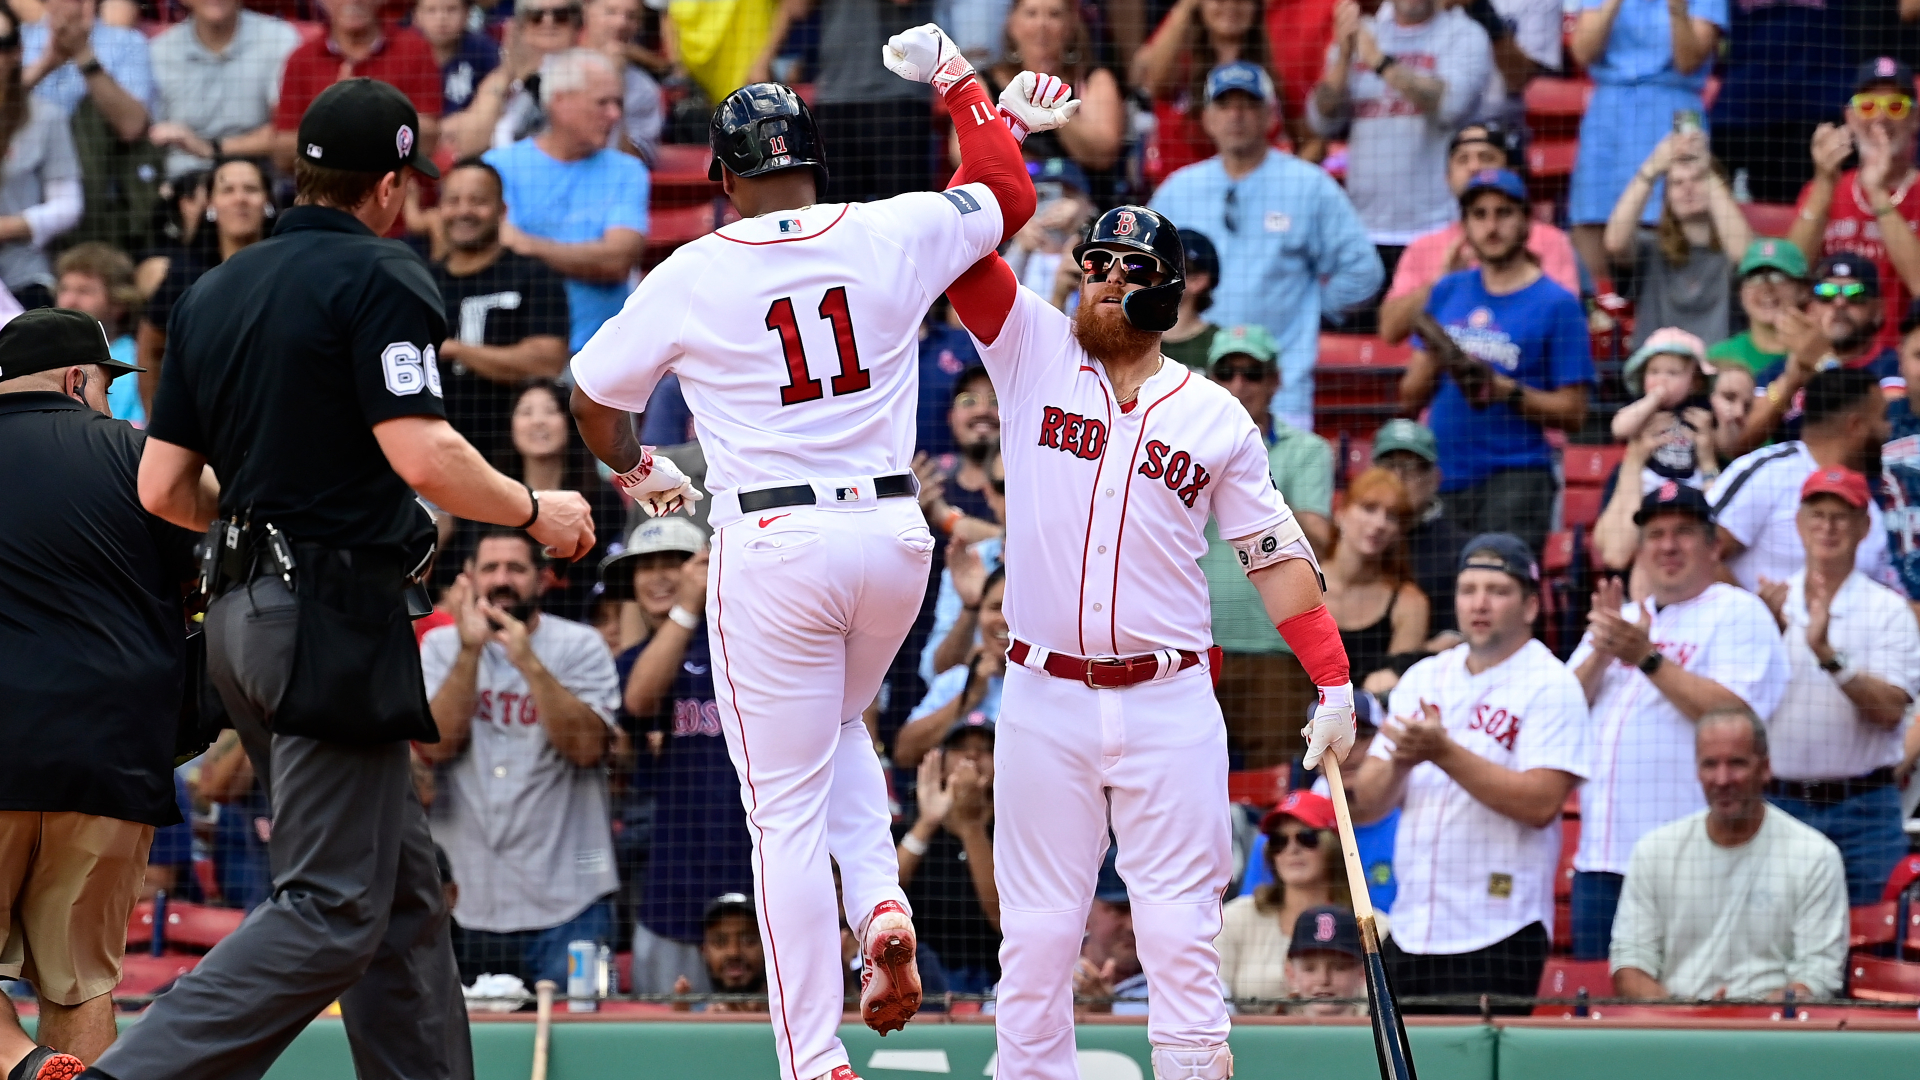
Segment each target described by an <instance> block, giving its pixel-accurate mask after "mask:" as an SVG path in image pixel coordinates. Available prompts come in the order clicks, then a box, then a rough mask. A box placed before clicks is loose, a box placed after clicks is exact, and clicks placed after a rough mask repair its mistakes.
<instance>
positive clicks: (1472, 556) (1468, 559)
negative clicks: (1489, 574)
mask: <svg viewBox="0 0 1920 1080" xmlns="http://www.w3.org/2000/svg"><path fill="white" fill-rule="evenodd" d="M1468 570H1498V571H1500V572H1501V573H1503V574H1506V575H1508V576H1510V577H1512V578H1513V579H1514V580H1515V581H1518V582H1519V583H1520V584H1522V585H1525V586H1526V587H1527V588H1529V589H1537V588H1539V587H1540V560H1538V559H1536V558H1534V557H1533V549H1532V548H1530V547H1528V546H1527V542H1526V541H1525V540H1522V539H1520V538H1519V537H1517V536H1515V535H1513V534H1512V533H1503V532H1489V533H1481V534H1480V535H1479V536H1476V537H1474V538H1473V539H1471V540H1469V541H1467V543H1466V546H1465V547H1462V548H1461V549H1460V565H1459V566H1458V567H1456V568H1455V569H1454V573H1455V574H1462V573H1465V572H1466V571H1468Z"/></svg>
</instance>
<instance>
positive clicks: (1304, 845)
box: [1267, 829, 1320, 851]
mask: <svg viewBox="0 0 1920 1080" xmlns="http://www.w3.org/2000/svg"><path fill="white" fill-rule="evenodd" d="M1267 843H1268V845H1269V846H1271V847H1272V848H1273V850H1275V851H1285V850H1287V845H1288V844H1299V845H1300V850H1302V851H1318V850H1320V834H1319V833H1318V832H1316V831H1315V830H1313V829H1301V830H1300V831H1299V832H1296V833H1274V834H1272V839H1270V840H1268V841H1267Z"/></svg>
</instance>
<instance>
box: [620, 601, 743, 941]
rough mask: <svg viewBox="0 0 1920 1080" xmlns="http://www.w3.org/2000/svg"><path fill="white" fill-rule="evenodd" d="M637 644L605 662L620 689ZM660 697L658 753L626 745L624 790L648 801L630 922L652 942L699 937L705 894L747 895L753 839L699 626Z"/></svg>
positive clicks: (641, 723) (626, 720)
mask: <svg viewBox="0 0 1920 1080" xmlns="http://www.w3.org/2000/svg"><path fill="white" fill-rule="evenodd" d="M644 648H646V645H644V644H641V645H635V646H634V647H633V648H631V649H628V650H627V651H625V652H623V653H621V654H620V656H619V657H618V658H617V659H615V661H614V668H615V670H616V671H617V672H618V673H619V677H620V686H621V687H622V688H623V689H624V688H625V687H626V685H627V676H628V675H630V674H632V673H633V664H634V661H635V660H637V659H639V656H640V651H641V650H642V649H644ZM667 696H668V699H669V700H670V701H671V702H672V714H671V716H670V718H669V719H668V724H667V727H666V736H667V738H666V745H665V746H664V747H663V748H662V749H661V752H660V756H659V757H658V758H655V757H654V756H653V755H652V754H651V753H649V752H648V750H647V748H646V745H645V743H644V742H643V741H641V740H638V739H636V740H635V741H636V742H639V743H640V746H639V748H638V754H639V763H638V764H637V765H636V766H635V767H634V778H633V780H634V783H633V786H634V790H635V792H636V793H640V794H646V793H651V794H652V795H653V796H654V811H653V846H652V848H651V849H650V851H649V853H648V856H647V870H646V883H645V885H644V886H643V888H642V889H641V900H640V911H639V918H640V923H641V925H643V926H645V927H646V928H647V929H649V930H651V931H653V932H654V933H656V934H658V935H660V936H661V937H664V938H671V939H673V940H674V941H680V942H688V943H692V942H698V941H699V940H700V937H701V929H700V916H701V913H702V912H704V911H705V910H706V907H707V904H708V903H709V902H710V901H712V899H713V898H714V897H716V896H719V895H720V894H721V893H729V892H739V893H747V894H749V895H751V894H752V893H753V841H752V838H751V837H749V836H748V834H747V815H746V810H745V809H744V808H743V807H742V806H741V804H740V778H739V775H738V774H737V773H735V772H734V768H733V759H732V758H730V757H728V756H727V741H726V739H725V738H724V737H722V736H721V734H720V706H719V704H718V703H717V702H716V701H715V700H714V693H713V660H712V655H711V654H710V653H709V652H708V651H707V631H706V627H705V625H704V624H702V626H701V628H700V629H698V630H696V631H694V632H693V637H692V639H691V640H689V641H688V642H687V652H686V655H685V656H684V657H682V658H681V660H680V670H679V671H678V672H677V673H675V675H674V678H673V687H672V689H671V690H670V691H668V695H667ZM620 723H621V726H623V727H625V728H626V729H627V730H628V731H631V732H635V733H636V734H638V733H640V732H643V731H645V730H646V721H645V719H636V718H635V717H632V716H629V715H627V713H626V712H625V711H624V710H623V711H622V712H621V714H620Z"/></svg>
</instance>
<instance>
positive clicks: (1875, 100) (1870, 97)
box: [1847, 94, 1913, 120]
mask: <svg viewBox="0 0 1920 1080" xmlns="http://www.w3.org/2000/svg"><path fill="white" fill-rule="evenodd" d="M1847 104H1849V105H1852V106H1853V111H1854V112H1857V113H1859V114H1860V119H1862V120H1878V119H1879V118H1880V117H1881V115H1882V114H1883V113H1884V114H1885V115H1886V118H1887V119H1889V120H1905V119H1906V118H1907V114H1908V113H1911V112H1912V111H1913V97H1912V95H1910V94H1855V95H1853V97H1852V98H1850V99H1848V102H1847Z"/></svg>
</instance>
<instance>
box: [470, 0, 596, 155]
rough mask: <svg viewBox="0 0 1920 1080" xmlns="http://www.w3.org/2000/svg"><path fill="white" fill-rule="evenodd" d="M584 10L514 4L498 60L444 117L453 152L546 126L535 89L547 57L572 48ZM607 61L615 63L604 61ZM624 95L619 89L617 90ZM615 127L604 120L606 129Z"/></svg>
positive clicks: (512, 139)
mask: <svg viewBox="0 0 1920 1080" xmlns="http://www.w3.org/2000/svg"><path fill="white" fill-rule="evenodd" d="M582 18H583V13H582V12H581V10H580V5H579V4H577V3H575V2H574V0H557V2H556V0H549V2H547V3H544V4H542V3H528V4H525V5H518V6H516V7H515V8H514V11H513V21H512V22H510V23H508V24H507V47H506V51H505V53H504V54H503V55H502V56H501V58H500V64H499V66H497V67H495V68H494V69H493V70H492V71H490V72H488V73H487V77H486V78H484V79H482V80H481V81H480V85H479V86H478V87H477V88H476V89H475V90H474V92H473V100H472V101H471V102H470V103H469V107H468V108H467V109H466V110H465V111H463V112H461V113H460V114H459V115H458V116H456V117H454V118H452V119H450V120H449V121H448V122H447V141H448V142H450V143H452V144H453V150H454V153H456V154H458V155H460V156H461V157H471V156H473V155H475V154H481V153H485V152H486V151H487V150H489V149H493V150H498V149H501V148H503V147H508V146H512V145H513V144H514V143H516V142H519V141H520V140H522V139H525V138H527V137H529V136H532V135H535V134H538V133H539V132H540V131H541V130H542V129H544V128H545V127H546V124H547V117H546V112H545V110H544V108H543V106H544V105H545V99H544V97H543V95H542V94H541V92H540V84H541V82H542V80H543V78H544V75H543V74H542V69H543V68H544V67H545V66H546V62H547V58H548V57H551V56H558V55H560V54H561V53H563V52H566V51H568V50H569V49H571V48H573V46H574V42H575V37H576V35H577V34H578V33H579V29H580V23H581V21H582ZM609 66H610V67H614V66H616V65H615V64H614V62H613V61H609ZM622 100H623V101H624V95H623V96H622ZM614 130H615V128H614V126H613V125H609V126H608V128H607V134H608V136H609V138H611V136H612V135H613V132H614Z"/></svg>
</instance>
